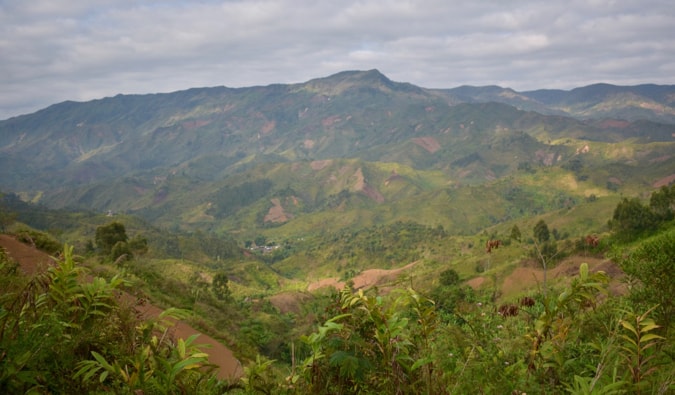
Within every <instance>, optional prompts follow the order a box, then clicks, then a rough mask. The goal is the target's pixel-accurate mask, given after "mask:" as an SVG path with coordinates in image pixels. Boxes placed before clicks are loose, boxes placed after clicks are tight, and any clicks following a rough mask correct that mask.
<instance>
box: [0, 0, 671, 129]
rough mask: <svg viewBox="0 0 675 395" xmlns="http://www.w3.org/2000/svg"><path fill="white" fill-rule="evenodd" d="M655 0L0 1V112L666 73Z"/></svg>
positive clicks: (667, 38)
mask: <svg viewBox="0 0 675 395" xmlns="http://www.w3.org/2000/svg"><path fill="white" fill-rule="evenodd" d="M674 33H675V12H673V11H672V5H671V4H670V3H669V1H666V0H647V1H586V0H574V1H551V2H539V1H534V0H515V1H509V2H504V1H498V0H486V1H453V2H448V1H444V0H346V1H339V2H337V1H329V0H320V1H311V0H293V1H291V0H252V1H244V0H218V1H216V0H202V1H187V0H174V1H140V0H96V1H89V0H70V1H58V0H31V1H22V0H7V1H4V2H1V3H0V89H1V91H2V92H3V94H2V95H0V119H4V118H7V117H9V116H12V115H17V114H20V113H25V112H30V111H35V110H37V109H39V108H42V107H45V106H47V105H49V104H52V103H56V102H59V101H63V100H68V99H72V100H90V99H94V98H99V97H103V96H112V95H115V94H117V93H152V92H167V91H173V90H179V89H187V88H190V87H195V86H216V85H226V86H232V87H240V86H251V85H264V84H269V83H290V82H302V81H306V80H309V79H311V78H317V77H323V76H326V75H329V74H332V73H335V72H339V71H342V70H346V69H372V68H378V69H380V70H381V71H382V72H383V73H385V74H386V75H388V76H389V77H390V78H392V79H394V80H397V81H405V82H411V83H413V84H417V85H420V86H424V87H434V88H450V87H454V86H457V85H462V84H471V85H488V84H500V85H505V86H510V87H513V88H515V89H519V90H526V89H535V88H543V87H546V88H572V87H575V86H579V85H585V84H589V83H594V82H600V81H605V82H610V83H617V84H635V83H643V82H654V83H669V84H672V83H675V81H673V78H674V77H673V76H674V75H675V66H674V63H675V60H674V58H675V44H674V43H673V40H672V37H673V36H675V34H674Z"/></svg>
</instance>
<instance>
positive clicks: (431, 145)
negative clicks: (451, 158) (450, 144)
mask: <svg viewBox="0 0 675 395" xmlns="http://www.w3.org/2000/svg"><path fill="white" fill-rule="evenodd" d="M412 142H413V143H415V144H417V145H419V146H420V147H422V148H424V149H425V150H427V151H429V152H430V153H432V154H433V153H434V152H436V151H438V150H439V149H441V145H440V144H439V143H438V141H437V140H436V139H435V138H433V137H415V138H414V139H412Z"/></svg>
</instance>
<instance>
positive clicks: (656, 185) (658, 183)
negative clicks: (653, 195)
mask: <svg viewBox="0 0 675 395" xmlns="http://www.w3.org/2000/svg"><path fill="white" fill-rule="evenodd" d="M673 182H675V174H671V175H669V176H668V177H663V178H662V179H660V180H658V181H656V182H655V183H654V184H652V185H653V186H654V188H661V187H665V186H668V185H670V184H671V183H673Z"/></svg>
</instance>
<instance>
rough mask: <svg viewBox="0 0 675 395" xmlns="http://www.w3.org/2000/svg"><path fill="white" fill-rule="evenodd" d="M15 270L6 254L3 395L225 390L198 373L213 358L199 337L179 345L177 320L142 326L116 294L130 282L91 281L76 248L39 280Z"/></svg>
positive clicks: (0, 318)
mask: <svg viewBox="0 0 675 395" xmlns="http://www.w3.org/2000/svg"><path fill="white" fill-rule="evenodd" d="M10 267H11V266H10V264H9V263H8V261H7V259H6V256H5V255H4V254H0V271H2V276H1V278H2V279H3V280H4V279H6V278H7V276H14V277H13V279H12V281H10V282H9V283H8V284H11V286H8V287H5V288H4V289H3V293H2V297H1V298H0V303H1V305H0V307H1V308H0V350H2V351H1V352H0V392H2V393H101V392H104V391H105V392H110V391H112V392H116V393H132V392H133V390H134V389H139V390H141V391H142V392H143V393H146V394H154V393H157V394H168V393H176V392H184V391H188V392H193V393H194V392H200V393H209V392H213V391H212V390H215V388H216V387H217V386H218V383H217V381H216V380H215V379H212V378H210V376H209V375H208V374H207V373H205V372H203V371H201V370H197V368H199V367H201V366H206V364H205V357H206V354H204V353H203V352H201V351H199V350H198V348H196V347H195V345H193V341H194V339H187V340H185V341H184V340H181V339H179V340H177V342H176V343H173V342H172V341H171V340H170V338H169V337H168V336H167V333H166V325H167V324H168V323H170V321H166V320H161V321H159V322H154V321H148V322H142V321H139V320H138V318H137V316H136V312H135V311H134V310H133V308H132V307H126V306H122V305H120V304H118V300H117V297H116V294H118V293H119V292H120V291H121V290H122V289H123V288H124V287H126V286H128V285H130V284H129V283H128V282H127V281H126V280H124V279H122V277H120V276H113V277H112V278H111V279H110V280H109V281H107V280H104V279H102V278H98V277H97V278H94V279H92V280H86V279H85V277H84V276H85V274H86V273H85V272H84V270H83V268H81V267H80V266H78V265H77V264H76V263H75V260H74V255H73V248H72V247H70V246H65V248H64V250H63V259H62V260H60V261H58V263H57V265H56V266H53V267H50V268H49V270H48V271H47V272H46V273H44V274H41V275H38V276H37V277H34V278H32V279H23V278H22V277H17V276H16V274H13V272H12V271H8V269H9V268H10ZM171 313H172V311H171V310H169V312H168V313H167V314H166V315H165V317H166V316H168V314H171ZM158 334H159V336H158ZM92 357H93V359H89V358H92ZM107 360H113V361H115V362H112V363H108V362H107ZM119 361H123V362H119ZM204 391H205V392H204Z"/></svg>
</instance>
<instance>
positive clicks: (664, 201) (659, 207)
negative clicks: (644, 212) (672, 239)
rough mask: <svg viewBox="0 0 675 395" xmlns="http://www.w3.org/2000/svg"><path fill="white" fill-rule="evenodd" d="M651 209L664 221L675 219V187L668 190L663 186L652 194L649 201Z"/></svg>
mask: <svg viewBox="0 0 675 395" xmlns="http://www.w3.org/2000/svg"><path fill="white" fill-rule="evenodd" d="M649 208H651V210H652V211H653V212H654V214H655V215H656V216H657V217H658V218H659V219H660V220H662V221H670V220H671V219H673V210H674V209H675V185H673V186H671V187H670V188H668V187H667V186H662V187H661V189H659V190H658V191H655V192H653V193H652V196H651V198H650V199H649Z"/></svg>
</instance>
